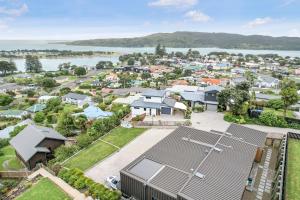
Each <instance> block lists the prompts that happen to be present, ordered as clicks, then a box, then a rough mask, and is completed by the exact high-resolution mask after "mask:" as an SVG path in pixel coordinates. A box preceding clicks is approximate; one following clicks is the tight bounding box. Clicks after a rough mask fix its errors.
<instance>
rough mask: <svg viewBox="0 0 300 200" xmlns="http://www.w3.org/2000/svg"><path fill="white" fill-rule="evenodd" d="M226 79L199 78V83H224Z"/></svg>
mask: <svg viewBox="0 0 300 200" xmlns="http://www.w3.org/2000/svg"><path fill="white" fill-rule="evenodd" d="M227 81H228V80H227V79H216V78H201V80H200V82H201V84H206V85H223V86H224V85H226V83H227Z"/></svg>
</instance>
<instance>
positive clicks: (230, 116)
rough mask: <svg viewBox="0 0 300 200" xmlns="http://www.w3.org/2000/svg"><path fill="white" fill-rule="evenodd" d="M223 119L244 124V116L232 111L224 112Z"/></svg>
mask: <svg viewBox="0 0 300 200" xmlns="http://www.w3.org/2000/svg"><path fill="white" fill-rule="evenodd" d="M224 120H225V121H227V122H233V123H238V124H245V123H246V120H245V117H244V116H242V115H233V114H232V113H226V114H225V115H224Z"/></svg>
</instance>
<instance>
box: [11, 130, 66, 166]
mask: <svg viewBox="0 0 300 200" xmlns="http://www.w3.org/2000/svg"><path fill="white" fill-rule="evenodd" d="M46 138H49V139H57V140H66V138H65V137H64V136H62V135H61V134H59V133H58V132H56V131H55V130H53V129H51V128H47V127H40V126H36V125H31V124H29V125H28V126H27V127H26V128H24V129H23V130H22V131H21V132H20V133H19V134H18V135H17V136H15V137H14V138H13V139H11V140H10V144H11V145H12V146H13V147H14V148H15V149H16V151H17V152H18V154H19V155H20V156H21V157H22V158H23V159H24V160H25V161H28V160H29V159H30V158H31V157H32V156H33V155H34V154H35V153H37V152H47V151H46V150H45V148H44V147H39V146H38V145H39V143H40V142H42V141H43V140H44V139H46Z"/></svg>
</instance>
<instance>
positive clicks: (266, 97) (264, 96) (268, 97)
mask: <svg viewBox="0 0 300 200" xmlns="http://www.w3.org/2000/svg"><path fill="white" fill-rule="evenodd" d="M255 97H256V99H260V100H271V99H280V98H281V96H279V95H271V94H263V93H256V94H255Z"/></svg>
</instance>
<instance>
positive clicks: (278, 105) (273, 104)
mask: <svg viewBox="0 0 300 200" xmlns="http://www.w3.org/2000/svg"><path fill="white" fill-rule="evenodd" d="M267 107H269V108H273V109H275V110H279V109H283V108H284V103H283V101H282V100H281V99H271V100H269V101H268V102H267Z"/></svg>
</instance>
